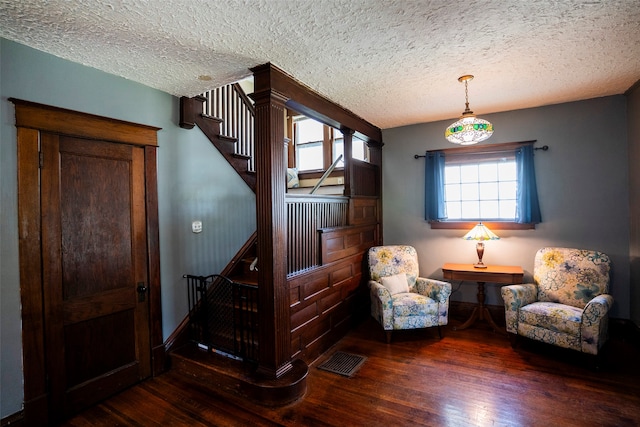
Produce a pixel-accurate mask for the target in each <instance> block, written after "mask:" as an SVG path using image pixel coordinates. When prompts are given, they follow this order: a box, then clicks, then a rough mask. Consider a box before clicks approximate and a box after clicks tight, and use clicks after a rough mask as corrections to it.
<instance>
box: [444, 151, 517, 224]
mask: <svg viewBox="0 0 640 427" xmlns="http://www.w3.org/2000/svg"><path fill="white" fill-rule="evenodd" d="M452 158H453V159H455V156H452ZM517 184H518V181H517V179H516V159H515V156H514V155H511V156H510V157H503V158H501V159H495V160H494V159H489V160H481V161H478V160H473V159H471V160H467V161H455V160H451V161H449V158H447V157H445V167H444V195H445V196H444V202H445V206H446V212H447V219H448V220H477V219H482V220H484V221H486V220H497V221H515V219H516V190H517Z"/></svg>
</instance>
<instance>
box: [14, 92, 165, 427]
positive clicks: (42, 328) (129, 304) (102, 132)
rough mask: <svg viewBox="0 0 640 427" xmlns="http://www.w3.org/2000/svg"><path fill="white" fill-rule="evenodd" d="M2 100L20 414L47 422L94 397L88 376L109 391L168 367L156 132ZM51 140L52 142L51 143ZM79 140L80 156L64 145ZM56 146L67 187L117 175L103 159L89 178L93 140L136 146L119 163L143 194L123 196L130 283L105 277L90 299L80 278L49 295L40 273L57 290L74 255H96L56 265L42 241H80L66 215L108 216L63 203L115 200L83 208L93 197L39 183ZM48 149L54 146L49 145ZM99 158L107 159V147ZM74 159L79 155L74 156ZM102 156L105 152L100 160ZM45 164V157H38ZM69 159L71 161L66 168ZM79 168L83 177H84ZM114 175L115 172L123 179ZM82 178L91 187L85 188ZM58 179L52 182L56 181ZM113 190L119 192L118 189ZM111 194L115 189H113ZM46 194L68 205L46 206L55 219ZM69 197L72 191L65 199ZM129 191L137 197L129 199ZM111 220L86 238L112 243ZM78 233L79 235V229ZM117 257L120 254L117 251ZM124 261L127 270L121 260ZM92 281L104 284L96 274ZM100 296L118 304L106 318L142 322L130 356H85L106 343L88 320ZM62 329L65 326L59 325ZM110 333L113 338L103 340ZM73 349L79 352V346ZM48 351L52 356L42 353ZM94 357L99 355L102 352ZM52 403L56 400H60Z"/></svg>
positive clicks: (96, 271)
mask: <svg viewBox="0 0 640 427" xmlns="http://www.w3.org/2000/svg"><path fill="white" fill-rule="evenodd" d="M9 100H10V101H11V102H13V104H14V105H15V114H16V127H17V146H18V147H17V148H18V217H19V218H18V224H19V227H18V232H19V250H20V252H19V253H20V289H21V300H22V301H21V302H22V335H23V366H24V411H23V414H24V421H25V423H26V425H34V426H36V425H49V424H50V423H51V422H52V421H55V418H56V417H57V415H59V414H64V413H65V412H69V411H73V410H74V408H75V409H77V408H79V407H81V406H82V405H83V404H84V403H83V402H88V401H92V400H95V399H96V398H98V397H99V395H100V393H102V391H98V392H97V393H89V392H87V390H83V387H84V385H86V384H90V383H92V382H93V383H94V384H98V389H100V388H101V387H105V388H106V389H109V388H110V387H111V389H112V390H115V389H117V388H118V384H120V383H123V382H125V380H127V381H128V380H129V379H133V380H135V381H137V380H139V378H141V377H145V376H149V375H150V374H153V375H158V374H160V373H162V372H163V371H164V370H165V369H166V366H165V350H164V343H163V341H162V322H161V302H160V267H159V265H160V264H159V246H158V243H159V232H158V205H157V203H158V200H157V178H156V168H157V165H156V150H157V136H156V134H157V131H158V130H160V129H159V128H156V127H152V126H146V125H140V124H136V123H130V122H124V121H121V120H115V119H110V118H105V117H100V116H95V115H91V114H86V113H80V112H76V111H71V110H66V109H62V108H57V107H51V106H47V105H42V104H37V103H33V102H29V101H23V100H18V99H14V98H11V99H9ZM51 141H54V143H53V145H52V143H51ZM61 141H62V142H61ZM78 145H83V146H89V147H91V148H89V149H88V150H89V153H85V154H83V155H82V156H79V157H78V156H76V154H72V153H73V152H74V150H75V149H74V148H73V147H77V146H78ZM60 146H62V151H63V155H62V157H63V158H64V157H66V159H64V160H63V163H64V168H63V170H64V172H63V174H62V175H63V177H62V179H61V181H60V182H62V183H63V184H64V185H63V188H73V187H76V186H78V185H79V186H80V188H84V189H85V192H88V193H92V192H93V187H91V186H94V187H95V186H98V188H100V187H101V186H106V185H107V184H108V183H109V182H111V181H112V179H111V178H110V176H111V175H112V173H115V175H118V176H120V177H122V176H124V173H123V167H122V165H120V166H119V167H118V168H119V169H120V170H119V172H118V171H117V169H118V168H116V169H113V170H112V168H111V167H109V166H104V165H103V166H102V170H103V173H102V175H103V178H102V180H100V179H98V180H96V177H95V176H89V175H92V173H89V172H88V169H87V168H89V169H91V170H93V169H92V168H91V167H90V166H89V164H91V163H95V162H96V161H97V162H98V164H99V163H100V162H101V161H99V160H98V159H100V158H101V157H105V156H103V155H101V154H100V151H101V150H103V149H104V148H101V147H121V148H116V149H115V151H116V152H118V151H119V150H124V151H128V152H131V153H135V154H131V155H125V156H124V157H125V158H126V157H127V156H129V157H130V158H129V159H128V160H121V161H118V162H119V163H121V164H128V165H133V164H135V165H136V166H135V169H136V173H135V174H133V175H131V174H130V177H131V179H129V180H128V181H129V184H130V189H131V191H132V192H133V193H135V194H138V195H140V194H142V197H137V196H133V197H131V198H130V201H131V203H130V205H131V206H130V209H129V212H130V218H131V219H130V221H129V222H130V224H129V225H128V226H129V228H130V230H129V231H131V230H134V231H133V235H134V240H136V241H138V242H142V243H143V244H140V245H137V246H131V249H130V250H129V251H128V252H129V254H128V255H127V256H128V257H129V259H132V260H133V261H132V263H133V264H134V267H133V268H131V269H130V271H128V272H127V274H126V275H124V274H123V275H122V276H127V281H131V278H132V279H133V283H132V284H131V285H130V286H129V285H127V286H126V288H125V287H124V286H119V285H118V286H112V287H111V288H109V285H106V287H107V289H102V290H100V292H98V297H97V299H95V300H94V301H92V298H93V297H88V296H87V295H86V289H85V290H83V289H82V287H79V288H78V289H75V290H71V289H69V291H70V293H69V296H72V295H73V297H72V298H67V297H64V298H62V297H60V293H59V292H58V293H57V294H56V293H55V292H54V290H53V288H46V287H45V280H44V278H45V276H46V277H47V278H49V277H51V276H52V275H54V276H56V277H57V278H58V279H59V282H58V281H56V282H55V283H60V284H58V285H57V286H58V288H57V290H58V291H60V290H61V289H62V288H63V285H62V283H64V281H63V280H66V281H70V280H72V279H73V280H75V279H74V275H73V274H71V273H69V272H68V271H67V270H69V266H73V265H74V264H78V263H84V264H87V263H92V262H94V261H93V260H92V259H90V258H86V257H84V256H82V257H79V258H73V257H69V256H67V258H66V259H65V260H64V262H65V263H66V264H67V266H66V267H63V266H62V265H63V264H60V265H57V264H56V263H55V262H53V261H52V259H53V258H52V257H51V254H50V253H49V254H48V255H44V252H43V251H44V248H46V247H49V248H56V247H57V248H58V249H57V252H58V254H64V253H65V251H67V249H68V248H69V247H70V246H73V245H75V246H77V245H79V244H82V243H81V240H82V239H80V240H76V241H75V242H74V241H73V239H71V240H69V238H68V237H67V238H63V234H64V232H63V231H64V230H67V234H68V230H72V229H73V228H70V226H69V225H68V224H73V223H74V222H77V221H82V220H83V218H85V217H89V216H93V217H95V218H94V219H96V218H97V220H98V221H103V222H104V221H107V222H108V219H105V218H104V217H105V215H100V214H91V215H81V214H79V213H78V212H76V211H75V209H74V208H71V207H70V206H73V204H74V203H75V204H76V205H78V204H79V205H80V207H81V208H82V209H85V210H86V209H89V212H91V211H92V210H93V212H94V213H95V212H98V213H101V212H102V211H103V210H111V209H113V207H112V206H111V204H114V201H110V202H109V203H107V204H106V205H104V204H103V205H102V207H101V208H100V207H96V206H99V204H98V205H94V206H93V207H91V206H90V205H91V203H93V202H91V203H89V202H87V201H86V200H85V201H84V202H80V201H76V202H74V203H70V204H69V203H68V200H67V201H65V200H64V197H65V194H67V195H71V194H73V192H67V191H66V190H65V191H62V192H60V191H59V188H60V184H58V185H49V186H48V187H47V188H46V189H45V187H42V188H41V185H40V183H41V179H40V178H41V175H42V176H43V179H44V178H45V177H46V175H47V174H51V171H47V170H46V168H47V167H48V161H49V160H50V159H51V157H50V156H52V155H53V158H57V159H58V160H54V163H55V162H59V159H60V155H59V154H58V153H59V152H60ZM55 147H57V148H55ZM122 147H124V148H122ZM56 150H58V151H57V152H56ZM109 150H112V149H111V148H109V149H106V151H107V152H108V151H109ZM74 156H76V157H74ZM118 156H121V157H122V155H121V154H118V155H116V157H118ZM106 157H107V158H109V157H110V155H107V156H106ZM82 158H83V160H80V159H82ZM102 161H106V160H104V159H103V160H102ZM77 162H79V165H80V164H81V165H83V166H82V167H78V168H77V170H75V171H74V170H67V169H69V167H70V166H72V165H73V164H74V163H77ZM40 163H42V166H43V168H41V167H40ZM45 163H47V165H46V166H45ZM79 165H76V166H79ZM58 166H60V165H58ZM76 166H72V168H73V167H76ZM128 167H130V166H126V167H124V169H127V168H128ZM98 169H100V168H98ZM106 169H108V170H109V173H105V172H104V170H106ZM58 175H60V174H58ZM64 175H66V177H65V176H64ZM104 175H107V177H106V178H104ZM134 175H135V178H134ZM79 177H82V180H81V179H79ZM56 179H58V178H56ZM80 181H83V182H80ZM102 181H104V182H102ZM122 181H123V180H122V179H120V182H121V183H122ZM87 185H88V186H89V189H90V191H86V190H87ZM83 186H84V187H83ZM56 188H58V190H55V189H56ZM74 191H75V190H74ZM100 191H102V193H103V198H104V193H105V192H106V190H104V189H103V190H99V192H100ZM51 192H54V193H56V192H57V193H61V194H62V196H60V194H51ZM117 192H118V193H119V192H120V191H117ZM112 193H114V194H115V192H112ZM112 193H109V199H110V200H111V199H112V198H113V194H112ZM52 197H53V198H55V199H56V200H58V199H60V197H63V202H64V203H63V204H65V205H67V206H68V208H67V211H64V210H60V209H59V208H58V210H59V211H60V212H59V213H57V214H55V215H54V216H57V218H58V221H57V222H56V220H54V219H52V218H49V215H51V212H52V209H51V200H52ZM73 198H74V197H71V199H72V200H73ZM134 199H135V200H136V202H133V200H134ZM117 203H119V204H120V206H121V207H122V204H123V203H124V200H123V199H122V198H120V199H119V202H117ZM85 205H87V206H85ZM76 207H78V206H76ZM121 210H122V209H121ZM132 212H138V213H137V214H135V213H132ZM140 212H142V214H140ZM110 215H111V214H110ZM110 215H107V216H110ZM65 222H67V223H68V224H66V225H64V226H63V225H62V224H64V223H65ZM56 223H57V224H58V225H54V226H53V229H52V225H51V224H56ZM94 225H95V224H86V227H85V230H92V229H93V226H94ZM103 225H104V223H103ZM65 227H66V228H65ZM115 227H116V230H120V231H118V232H116V233H103V234H101V235H99V236H93V237H91V236H90V237H91V238H89V239H88V240H89V241H91V240H92V239H93V241H94V242H95V241H96V239H97V240H98V241H101V240H109V242H107V243H112V242H111V240H112V239H113V238H115V237H114V236H115V235H121V236H122V235H124V232H123V231H122V230H123V229H126V227H123V226H122V224H116V225H115ZM56 228H57V231H56ZM41 231H42V232H41ZM125 231H126V230H125ZM85 232H86V231H85ZM80 234H81V235H83V234H84V233H80ZM55 236H58V237H55ZM63 240H64V243H63ZM51 241H53V243H54V245H53V246H51V245H50V243H51ZM79 242H80V243H79ZM115 246H116V248H118V247H119V248H120V249H121V248H122V247H123V244H122V243H121V242H120V243H118V242H115ZM136 247H137V248H138V249H137V250H136V249H134V248H136ZM63 248H64V249H63ZM90 249H91V250H92V248H86V247H85V248H82V250H81V251H80V252H81V253H85V254H86V253H87V252H90ZM54 252H55V250H54ZM111 252H113V251H111ZM125 252H127V251H125ZM43 255H44V256H43ZM92 256H93V257H94V258H93V259H100V257H101V256H103V257H104V252H102V253H101V254H97V253H96V254H94V255H92ZM63 258H64V256H63ZM117 258H118V259H124V258H125V257H117ZM109 262H113V261H109ZM118 262H119V261H118ZM117 265H119V264H117V262H116V265H115V267H114V265H113V264H111V265H110V266H109V268H108V269H109V270H112V269H116V270H117ZM105 268H106V267H104V266H102V267H101V266H92V268H91V269H90V270H91V271H93V272H91V273H90V274H88V276H87V274H85V279H86V277H89V279H90V280H91V278H92V277H95V276H99V275H101V274H102V272H103V271H104V269H105ZM72 270H73V269H71V270H70V271H72ZM124 270H127V269H126V268H125V269H124ZM142 276H144V278H146V280H147V286H146V288H147V292H146V297H145V299H146V301H144V302H138V299H137V298H138V294H137V293H136V288H137V284H138V282H142V281H144V280H145V279H144V278H142ZM56 280H57V279H56ZM85 282H86V280H85ZM91 286H93V288H92V289H94V290H95V286H97V285H95V284H92V285H91ZM100 286H105V285H104V283H103V284H102V285H100ZM56 295H57V296H56ZM63 296H64V294H63ZM132 297H133V298H132ZM106 305H114V306H116V310H115V312H114V313H112V314H108V315H107V318H110V319H114V318H119V319H120V320H122V319H124V318H127V317H129V319H131V318H133V319H135V321H134V324H137V325H143V324H145V325H146V326H147V327H146V328H142V335H139V337H138V338H139V340H136V339H134V341H135V342H136V344H135V345H134V346H133V348H134V350H133V352H134V353H135V354H133V356H132V350H131V346H129V347H128V348H129V350H127V351H124V353H126V357H125V355H118V356H117V357H116V358H115V359H114V358H112V359H109V358H108V357H104V356H102V355H99V354H97V353H99V351H98V352H96V351H94V352H93V355H91V350H92V349H94V347H99V346H100V345H102V346H103V348H105V347H110V345H111V344H109V345H108V344H106V340H102V339H101V338H102V337H101V335H103V334H101V333H98V334H96V333H95V330H96V328H100V327H102V326H101V325H100V323H101V322H102V321H101V320H97V319H99V316H98V317H97V318H96V317H94V314H95V313H102V314H104V313H105V309H104V306H106ZM118 307H119V308H118ZM50 313H51V314H55V315H58V316H59V319H62V320H59V321H58V323H57V324H56V322H51V321H50V319H48V318H47V317H46V316H48V315H49V314H50ZM91 322H93V327H89V324H90V323H91ZM103 323H104V322H103ZM107 323H108V322H107ZM121 323H123V322H121ZM124 323H130V322H128V321H127V322H124ZM65 328H66V329H67V330H66V331H65ZM117 328H118V329H119V330H120V331H122V332H123V333H122V334H120V335H118V334H117V333H116V338H117V337H118V336H125V335H126V336H128V337H129V338H127V339H126V340H123V341H124V342H127V343H130V342H131V338H130V336H131V334H132V333H131V332H130V331H129V332H126V333H125V332H124V330H123V329H122V327H120V326H118V327H117ZM48 332H53V334H54V335H52V336H53V337H56V338H55V339H57V340H58V341H57V342H58V343H63V341H61V340H60V338H61V337H62V338H64V336H65V335H64V334H65V333H67V334H68V335H67V336H70V337H71V336H74V337H75V338H74V341H75V344H74V345H75V347H74V348H73V349H72V350H73V351H71V352H65V351H63V350H57V351H56V350H55V349H53V348H52V343H51V342H50V339H49V338H46V334H47V333H48ZM145 333H146V335H147V336H146V338H145V337H144V334H145ZM69 334H70V335H69ZM91 340H93V341H91ZM145 340H146V342H147V344H145V345H142V346H141V345H140V344H139V342H144V341H145ZM113 342H114V341H113V339H111V343H113ZM70 343H71V341H70ZM77 349H79V350H80V351H77ZM52 350H53V355H52V354H50V353H51V351H52ZM67 353H69V354H67ZM92 357H93V359H94V360H96V361H99V363H88V364H87V366H89V367H85V368H84V371H79V372H80V373H79V372H74V373H72V374H70V375H67V373H66V372H64V370H63V371H62V372H58V371H56V370H52V366H53V363H64V364H67V365H71V366H76V365H77V364H78V363H85V362H86V361H88V360H89V359H90V358H92ZM101 357H102V359H100V358H101ZM138 360H139V361H138ZM123 361H124V362H123ZM61 366H62V365H61ZM109 369H111V370H109ZM104 371H107V374H106V375H101V374H100V373H101V372H104ZM96 372H98V375H96ZM101 376H102V377H103V378H102V379H101V380H97V381H91V378H94V379H95V378H100V377H101ZM123 379H124V380H123ZM69 384H71V386H69ZM67 389H68V391H69V393H66V394H65V393H63V394H62V396H63V397H56V398H54V397H53V396H54V393H55V392H56V391H57V390H67ZM58 394H59V393H58ZM65 401H66V402H67V403H66V408H65V407H64V404H65ZM58 404H60V405H62V406H61V407H58Z"/></svg>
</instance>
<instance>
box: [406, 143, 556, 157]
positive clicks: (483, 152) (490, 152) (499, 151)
mask: <svg viewBox="0 0 640 427" xmlns="http://www.w3.org/2000/svg"><path fill="white" fill-rule="evenodd" d="M535 142H536V141H523V142H521V143H517V144H523V143H524V144H526V143H529V144H532V145H533V143H535ZM506 144H513V143H509V142H508V143H506ZM465 148H467V147H465ZM469 148H470V147H469ZM533 149H534V151H538V150H542V151H548V150H549V146H548V145H543V146H542V147H534V148H533ZM449 150H457V149H456V148H445V149H444V150H429V151H428V152H430V151H449ZM504 151H505V150H495V151H491V150H486V151H483V150H481V151H477V153H482V154H487V153H489V154H493V153H502V152H504ZM468 154H469V153H468ZM424 157H427V156H426V155H424V154H422V155H421V154H414V156H413V158H414V159H420V158H424Z"/></svg>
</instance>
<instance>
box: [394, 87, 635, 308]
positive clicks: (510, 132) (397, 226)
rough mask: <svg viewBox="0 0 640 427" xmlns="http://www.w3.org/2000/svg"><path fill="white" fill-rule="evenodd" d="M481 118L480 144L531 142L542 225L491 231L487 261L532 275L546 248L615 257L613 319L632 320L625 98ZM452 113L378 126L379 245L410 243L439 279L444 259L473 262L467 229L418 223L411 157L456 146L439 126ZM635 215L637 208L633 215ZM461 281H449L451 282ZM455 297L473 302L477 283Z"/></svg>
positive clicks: (416, 168)
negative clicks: (484, 135) (485, 133)
mask: <svg viewBox="0 0 640 427" xmlns="http://www.w3.org/2000/svg"><path fill="white" fill-rule="evenodd" d="M474 110H476V112H477V113H479V116H480V117H482V118H484V119H487V120H489V121H490V122H492V123H493V125H494V128H495V132H494V134H493V136H492V137H491V138H490V139H489V140H488V141H486V142H484V143H483V144H487V143H488V144H496V143H501V142H515V141H526V140H534V139H535V140H537V141H538V142H537V144H536V146H542V145H548V146H549V147H550V149H549V151H547V152H543V151H537V152H536V156H535V166H536V178H537V184H538V194H539V198H540V206H541V211H542V220H543V222H542V223H541V224H539V225H538V226H537V227H536V229H535V230H527V231H523V230H520V231H506V230H500V231H496V234H498V235H499V236H500V238H501V239H500V240H497V241H489V242H487V243H486V249H485V255H484V258H483V261H484V262H485V263H489V264H501V265H521V266H522V267H523V268H524V270H525V280H531V276H532V273H533V258H534V255H535V252H536V251H537V250H538V249H539V248H541V247H544V246H566V247H576V248H585V249H596V250H600V251H603V252H605V253H607V254H609V256H611V258H612V261H613V277H612V285H611V293H612V295H613V297H614V298H615V304H614V307H613V308H612V311H611V316H612V317H616V318H624V319H629V316H630V304H631V300H630V285H629V161H628V159H627V156H628V155H629V149H628V144H627V111H626V98H625V97H624V96H622V95H619V96H611V97H605V98H597V99H591V100H587V101H582V102H573V103H567V104H559V105H551V106H547V107H540V108H532V109H526V110H517V111H510V112H505V113H499V114H488V115H483V114H482V106H481V105H476V106H475V109H474ZM454 120H455V119H451V120H447V121H441V122H432V123H424V124H418V125H413V126H405V127H399V128H394V129H387V130H383V140H384V143H385V146H384V148H383V150H382V151H383V155H382V160H383V215H384V224H383V225H384V242H385V243H386V244H400V243H403V244H409V245H413V246H415V247H416V249H417V250H418V254H419V259H420V273H421V275H422V276H426V277H433V278H442V270H441V267H442V265H443V264H444V263H446V262H455V263H472V262H475V261H476V260H477V256H476V252H475V243H474V242H471V241H465V240H462V239H461V237H462V236H463V235H464V234H465V232H466V231H465V230H432V229H431V228H430V227H429V224H428V223H427V222H426V221H425V220H424V159H419V160H415V159H414V158H413V156H414V155H415V154H421V155H422V154H424V152H425V151H426V150H433V149H439V148H452V147H454V145H453V144H450V143H448V142H447V141H446V140H445V139H444V129H445V127H446V126H447V125H448V124H450V123H451V122H453V121H454ZM636 213H637V212H636ZM457 285H458V284H457V283H455V284H454V288H455V287H456V286H457ZM486 293H487V297H486V298H487V303H488V304H493V305H501V304H502V298H501V297H500V290H499V287H498V286H497V285H488V286H487V289H486ZM451 299H452V300H453V301H466V302H475V301H476V285H475V284H474V283H466V282H465V283H464V284H462V285H461V286H460V290H459V291H457V292H455V293H453V294H452V296H451Z"/></svg>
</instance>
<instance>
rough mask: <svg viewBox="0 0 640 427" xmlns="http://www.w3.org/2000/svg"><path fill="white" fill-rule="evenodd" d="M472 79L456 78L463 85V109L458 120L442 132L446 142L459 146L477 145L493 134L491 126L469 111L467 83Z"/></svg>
mask: <svg viewBox="0 0 640 427" xmlns="http://www.w3.org/2000/svg"><path fill="white" fill-rule="evenodd" d="M471 79H473V76H472V75H466V76H461V77H459V78H458V81H459V82H460V83H464V94H465V101H466V102H465V109H464V112H463V113H462V116H460V119H458V121H456V122H455V123H453V124H451V125H449V126H448V127H447V129H446V130H445V131H444V136H445V138H447V141H449V142H453V143H454V144H460V145H471V144H477V143H478V142H481V141H484V140H485V139H488V138H489V137H490V136H491V135H492V134H493V125H492V124H491V123H489V122H488V121H486V120H484V119H479V118H477V117H476V115H475V114H473V111H471V110H470V109H469V89H468V86H467V84H468V82H469V81H470V80H471Z"/></svg>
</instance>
